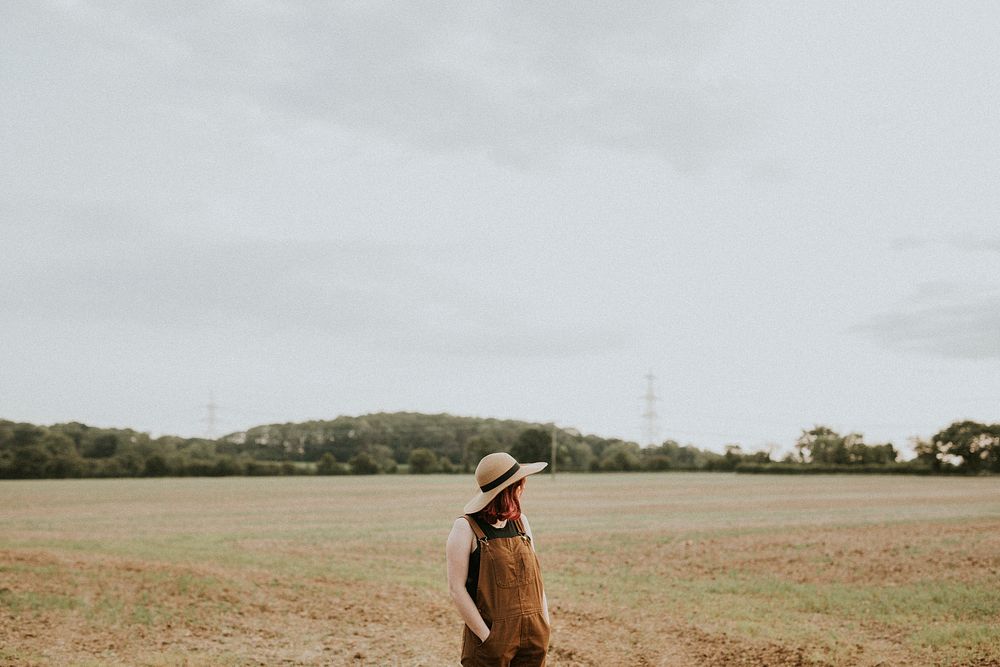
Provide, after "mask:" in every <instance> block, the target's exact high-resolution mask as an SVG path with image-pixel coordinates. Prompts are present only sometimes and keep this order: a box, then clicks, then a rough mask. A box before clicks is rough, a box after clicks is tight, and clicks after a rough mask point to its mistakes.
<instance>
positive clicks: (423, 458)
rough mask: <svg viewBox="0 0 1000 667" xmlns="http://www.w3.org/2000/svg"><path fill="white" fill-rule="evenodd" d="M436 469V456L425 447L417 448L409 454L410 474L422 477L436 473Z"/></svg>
mask: <svg viewBox="0 0 1000 667" xmlns="http://www.w3.org/2000/svg"><path fill="white" fill-rule="evenodd" d="M438 468H439V466H438V459H437V456H435V454H434V452H432V451H431V450H429V449H427V448H425V447H418V448H417V449H414V450H413V451H412V452H410V472H412V473H415V474H418V475H424V474H427V473H431V472H436V471H437V470H438Z"/></svg>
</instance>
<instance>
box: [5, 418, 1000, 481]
mask: <svg viewBox="0 0 1000 667" xmlns="http://www.w3.org/2000/svg"><path fill="white" fill-rule="evenodd" d="M553 436H554V437H555V445H556V447H555V451H556V465H557V466H558V469H559V470H561V471H578V472H583V471H587V472H612V471H667V470H678V471H698V470H701V471H736V472H743V473H818V472H861V473H870V472H878V473H912V474H948V473H956V474H983V473H1000V424H983V423H979V422H973V421H961V422H955V423H953V424H951V425H949V426H948V427H947V428H945V429H942V430H941V431H939V432H938V433H936V434H934V435H933V436H931V437H930V438H929V439H916V440H915V441H914V449H915V452H916V458H914V459H913V460H910V461H900V460H899V458H898V457H899V452H898V451H897V450H896V448H895V447H894V446H893V445H892V444H891V443H875V444H869V443H866V442H865V441H864V437H863V435H862V434H860V433H847V434H840V433H837V432H836V431H834V430H833V429H831V428H829V427H826V426H814V427H813V428H810V429H803V431H802V434H801V435H800V436H799V438H798V439H797V440H796V442H795V443H794V447H793V448H792V451H791V452H790V453H789V454H787V455H786V456H785V457H783V458H782V459H780V460H774V459H772V456H771V453H770V452H768V451H753V452H747V451H744V450H743V448H742V447H741V446H740V445H738V444H732V445H728V446H726V448H725V451H724V453H721V454H720V453H717V452H713V451H709V450H704V449H700V448H698V447H695V446H693V445H689V444H688V445H682V444H680V443H678V442H676V441H674V440H666V441H664V442H662V443H660V444H659V445H656V446H651V447H639V445H637V444H636V443H634V442H630V441H625V440H620V439H614V438H602V437H599V436H595V435H580V434H578V433H577V432H576V431H573V430H566V429H559V428H556V427H554V426H552V425H551V424H532V423H528V422H521V421H516V420H498V419H483V418H475V417H456V416H453V415H448V414H439V415H427V414H421V413H408V412H400V413H377V414H370V415H363V416H360V417H348V416H343V417H338V418H336V419H333V420H328V421H312V422H304V423H288V424H270V425H263V426H256V427H254V428H251V429H249V430H247V431H244V432H239V433H232V434H229V435H226V436H223V437H221V438H218V439H207V438H180V437H177V436H162V437H158V438H153V437H151V436H150V435H149V434H148V433H143V432H139V431H134V430H131V429H109V428H97V427H92V426H87V425H85V424H81V423H78V422H70V423H66V424H55V425H51V426H39V425H35V424H27V423H15V422H11V421H2V420H0V478H4V479H38V478H69V477H162V476H168V475H169V476H228V475H312V474H318V475H338V474H345V475H346V474H380V473H390V474H391V473H397V472H410V473H469V472H472V471H473V470H474V469H475V466H476V463H477V462H478V461H479V459H480V458H482V457H483V456H485V455H486V454H489V453H492V452H496V451H506V452H510V453H511V454H512V455H513V456H514V457H515V458H517V459H518V460H520V461H546V462H548V463H550V464H551V462H552V461H551V459H552V449H553V448H552V442H553V441H552V438H553Z"/></svg>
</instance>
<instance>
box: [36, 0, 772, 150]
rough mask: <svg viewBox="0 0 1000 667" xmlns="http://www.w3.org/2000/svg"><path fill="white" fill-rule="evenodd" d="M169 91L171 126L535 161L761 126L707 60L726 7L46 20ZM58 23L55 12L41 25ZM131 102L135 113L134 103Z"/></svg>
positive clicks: (327, 9)
mask: <svg viewBox="0 0 1000 667" xmlns="http://www.w3.org/2000/svg"><path fill="white" fill-rule="evenodd" d="M52 11H53V13H54V14H55V15H56V18H58V19H60V20H62V21H68V22H70V23H71V24H72V26H73V27H72V28H68V29H69V30H73V31H76V32H82V33H84V34H87V35H88V36H89V37H90V40H91V44H90V46H89V48H91V49H98V50H100V51H106V50H116V51H118V52H119V53H120V54H122V56H123V57H124V58H126V59H127V60H128V61H129V62H131V63H132V65H131V66H130V69H131V70H132V71H128V70H126V71H124V72H122V73H121V74H120V76H124V77H125V79H126V80H128V79H129V78H132V77H135V78H136V80H137V82H138V86H137V88H139V89H140V90H141V87H142V84H141V81H142V79H143V78H147V77H157V78H160V79H164V80H166V81H169V82H170V85H171V88H172V91H173V94H172V95H171V96H170V98H169V99H167V100H161V103H165V104H166V105H167V107H168V108H169V107H173V108H174V109H175V113H180V114H186V115H195V116H196V115H197V114H198V113H199V110H200V109H216V110H217V109H218V108H219V106H221V105H224V104H230V105H232V104H238V105H242V106H243V108H244V111H245V113H246V114H247V116H248V117H252V116H254V115H259V114H260V113H264V114H265V115H270V116H273V115H281V116H287V117H292V118H298V119H299V120H300V121H308V122H319V123H323V124H330V125H332V126H336V127H340V128H343V129H345V130H348V131H351V132H362V133H367V134H371V135H376V136H378V137H381V138H383V139H385V140H388V141H392V142H402V143H404V144H410V145H414V146H416V147H419V148H421V149H423V150H429V151H433V152H451V151H472V152H485V153H486V154H488V155H490V156H492V157H493V158H494V159H496V160H498V161H501V162H504V163H508V164H510V163H516V164H521V165H531V164H535V163H537V162H538V161H543V162H544V161H546V160H547V159H548V158H549V157H550V156H551V155H553V154H559V153H562V152H565V151H567V150H569V149H572V148H575V147H592V148H595V147H596V148H603V149H610V150H616V151H627V152H639V153H649V154H653V155H657V156H660V157H661V158H663V159H665V160H667V161H669V162H670V163H671V164H673V165H675V166H677V167H679V168H682V169H692V168H697V167H699V166H701V165H703V164H705V163H706V161H708V160H710V159H711V157H712V156H713V155H715V154H717V153H719V152H720V151H723V150H727V149H730V148H732V146H733V145H734V144H735V143H738V142H739V140H740V138H741V137H742V136H743V135H744V134H745V133H746V132H747V131H749V130H750V128H751V127H752V126H753V125H754V123H755V122H756V121H755V120H754V119H755V117H756V115H757V113H758V111H759V110H758V109H757V108H756V104H755V103H754V102H753V101H752V100H751V99H750V97H749V93H748V90H747V89H745V88H744V87H742V86H741V85H740V84H739V83H737V79H736V78H735V77H734V76H732V75H730V74H728V73H727V71H726V69H725V67H724V66H723V67H719V66H715V65H713V64H712V62H711V58H712V56H713V55H714V54H715V52H716V50H717V47H718V45H719V43H720V40H721V39H723V37H724V35H725V26H727V25H728V24H730V23H731V22H732V21H733V20H734V18H735V13H734V11H733V8H732V7H731V6H730V5H718V6H716V5H700V6H699V9H698V11H689V10H688V9H687V8H685V7H683V6H681V5H676V6H675V5H663V4H650V5H647V6H645V7H644V8H642V9H640V10H639V11H621V7H618V6H603V5H600V4H589V5H577V6H572V7H563V8H561V9H558V10H557V9H554V8H550V7H540V6H538V7H536V6H519V7H517V8H514V7H508V6H503V5H469V4H465V3H450V4H445V5H441V4H437V3H426V4H421V5H407V6H406V7H400V6H398V5H395V4H385V3H364V4H332V5H328V4H321V5H303V4H302V3H281V2H271V3H264V4H255V5H248V4H246V3H233V4H231V5H228V6H226V5H221V4H220V5H203V4H197V3H196V4H193V5H191V6H189V7H187V8H182V7H179V6H178V5H170V6H169V8H167V9H165V8H163V7H159V8H158V7H156V6H143V7H139V6H127V7H116V8H113V9H112V8H109V7H107V6H100V7H99V6H96V5H86V4H78V5H73V6H69V7H67V8H66V9H65V10H52ZM45 19H46V20H52V17H45ZM134 103H140V101H139V100H134Z"/></svg>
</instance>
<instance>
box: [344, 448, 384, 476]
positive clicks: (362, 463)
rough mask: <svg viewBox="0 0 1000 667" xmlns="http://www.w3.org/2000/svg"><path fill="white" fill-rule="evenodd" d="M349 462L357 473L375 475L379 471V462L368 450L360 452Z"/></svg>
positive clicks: (352, 469)
mask: <svg viewBox="0 0 1000 667" xmlns="http://www.w3.org/2000/svg"><path fill="white" fill-rule="evenodd" d="M349 463H350V464H351V472H352V473H353V474H355V475H375V474H377V473H378V471H379V467H378V462H377V461H375V459H373V458H372V457H371V455H369V454H368V453H367V452H358V453H357V454H355V455H354V458H352V459H351V460H350V462H349Z"/></svg>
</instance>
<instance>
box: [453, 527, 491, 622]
mask: <svg viewBox="0 0 1000 667" xmlns="http://www.w3.org/2000/svg"><path fill="white" fill-rule="evenodd" d="M472 538H473V535H472V528H470V527H469V522H468V521H466V520H465V519H456V520H455V524H454V525H453V526H452V527H451V533H450V534H449V535H448V546H447V547H446V549H445V551H446V553H447V554H448V592H449V593H451V599H452V601H453V602H454V603H455V606H456V607H458V613H460V614H461V615H462V620H464V621H465V624H466V625H467V626H469V629H470V630H472V632H473V633H474V634H475V635H476V636H477V637H479V639H480V641H486V638H487V637H489V636H490V628H489V626H487V625H486V622H485V621H484V620H483V617H482V615H481V614H480V613H479V609H478V608H477V607H476V602H475V600H473V599H472V598H471V597H470V596H469V591H467V590H466V589H465V579H466V577H468V576H469V554H470V553H472Z"/></svg>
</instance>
